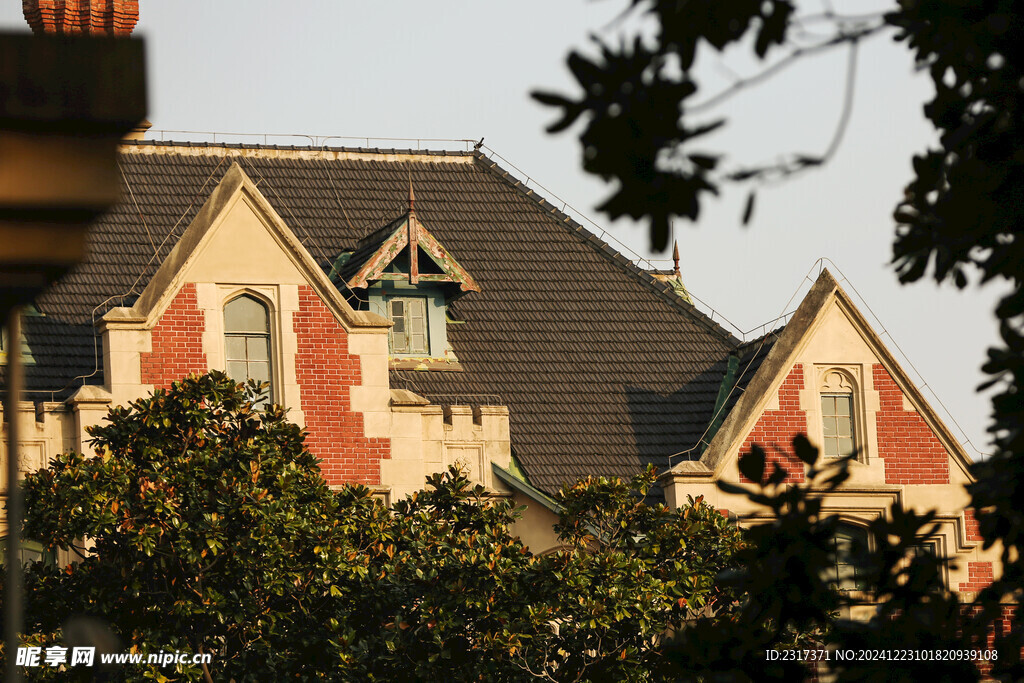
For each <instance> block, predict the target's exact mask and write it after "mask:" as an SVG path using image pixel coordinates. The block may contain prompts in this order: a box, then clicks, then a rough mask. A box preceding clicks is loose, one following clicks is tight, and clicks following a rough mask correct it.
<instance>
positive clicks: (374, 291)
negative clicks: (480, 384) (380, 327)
mask: <svg viewBox="0 0 1024 683" xmlns="http://www.w3.org/2000/svg"><path fill="white" fill-rule="evenodd" d="M414 201H415V198H414V197H413V195H412V190H411V188H410V192H409V210H408V211H407V212H406V213H404V214H403V215H402V216H400V217H399V218H397V219H395V220H394V221H392V222H391V223H388V224H387V225H385V226H383V227H381V228H379V229H377V230H374V231H373V232H372V233H370V234H369V235H367V236H366V237H364V238H363V239H362V240H361V241H360V242H359V243H358V244H357V245H356V248H355V249H354V250H353V251H349V252H345V253H343V254H341V255H340V256H339V257H338V259H337V260H336V261H335V263H334V265H333V267H332V269H331V277H332V279H334V281H335V282H338V283H339V286H340V287H342V288H343V289H344V291H346V292H348V293H349V294H350V300H351V301H353V302H354V305H357V306H359V307H360V308H364V309H367V310H370V311H373V312H375V313H379V314H381V315H383V316H386V317H387V318H388V319H389V320H390V321H391V323H392V328H391V331H390V333H389V335H388V346H389V349H390V354H391V368H392V369H408V370H461V369H462V368H461V366H460V365H459V363H458V360H457V359H456V357H455V352H454V349H453V348H452V346H451V345H450V344H449V343H448V322H449V320H448V316H447V309H448V304H449V303H451V302H452V301H454V300H455V299H457V298H459V297H461V296H463V295H464V294H467V293H468V292H479V291H480V287H479V285H477V284H476V282H475V281H474V280H473V278H472V276H470V274H469V273H468V272H466V270H465V268H463V267H462V266H461V265H459V263H458V262H457V261H456V260H455V258H454V257H453V256H452V255H451V254H450V253H449V252H448V251H447V250H446V249H445V248H444V247H443V246H442V245H441V243H440V242H439V241H438V239H437V238H436V237H434V236H433V235H432V234H431V233H430V232H429V231H428V230H427V229H426V227H424V225H423V223H421V222H420V219H419V217H418V216H417V214H416V209H415V208H414Z"/></svg>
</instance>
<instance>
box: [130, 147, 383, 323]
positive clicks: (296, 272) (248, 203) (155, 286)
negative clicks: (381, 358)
mask: <svg viewBox="0 0 1024 683" xmlns="http://www.w3.org/2000/svg"><path fill="white" fill-rule="evenodd" d="M188 282H210V283H232V284H239V285H247V286H251V285H259V284H267V285H282V284H295V285H299V284H308V285H310V286H311V287H313V289H314V290H315V291H317V293H318V294H319V295H320V297H321V298H322V299H323V300H324V302H325V303H326V304H327V305H328V307H329V308H330V309H331V310H332V311H333V312H334V315H335V317H336V318H337V320H338V321H339V322H340V323H341V324H342V325H343V326H344V328H345V329H346V330H348V331H353V330H355V329H358V328H380V327H383V326H387V325H388V324H389V323H388V322H387V321H386V320H384V319H383V318H381V317H380V316H378V315H375V314H373V313H370V312H367V311H356V310H354V309H353V308H352V307H351V306H350V305H349V304H348V302H347V301H345V300H344V298H342V297H341V296H340V294H339V293H338V291H337V289H336V288H335V287H334V285H333V284H332V283H331V282H330V281H329V280H328V279H327V276H326V275H325V274H324V272H323V271H322V270H321V269H320V267H319V266H317V264H316V263H315V262H314V261H313V259H312V257H311V255H310V254H309V252H307V251H306V249H305V247H303V246H302V244H301V242H300V241H299V240H298V238H297V237H296V236H295V234H294V233H293V232H292V230H291V229H290V228H289V227H288V226H287V225H286V224H285V223H284V221H283V220H282V219H281V217H280V216H279V215H278V214H277V212H276V211H275V210H274V209H273V207H271V205H270V203H269V202H268V201H267V199H266V197H264V196H263V195H262V194H261V193H260V191H259V190H258V189H257V188H256V186H255V184H254V183H253V182H252V180H250V179H249V177H248V176H247V175H246V174H245V172H244V171H243V170H242V168H241V166H239V165H238V164H237V163H235V164H232V166H231V168H230V169H228V172H227V173H226V174H225V175H224V178H223V179H222V180H221V182H220V183H219V184H218V185H217V187H216V188H215V189H214V191H213V192H212V194H211V195H210V197H209V199H207V201H206V203H205V204H204V205H203V208H202V209H201V210H200V212H199V213H198V215H197V216H196V218H195V219H194V220H193V221H192V223H191V224H190V225H189V227H188V228H187V229H186V230H185V233H184V234H183V235H182V236H181V239H179V240H178V242H177V244H176V245H175V246H174V248H173V249H172V250H171V252H170V254H168V256H167V258H166V259H164V261H163V263H162V264H161V265H160V267H159V269H158V270H157V272H156V274H155V275H154V276H153V277H152V279H151V280H150V281H149V284H148V285H147V286H146V289H145V290H144V291H143V292H142V295H141V296H140V297H139V299H138V301H137V302H136V303H135V305H134V306H133V307H132V316H133V317H135V318H137V319H141V320H145V321H146V324H147V325H148V326H152V325H154V324H155V323H156V321H157V320H158V319H159V318H160V316H161V315H162V314H163V311H164V310H166V308H167V306H168V305H169V304H170V302H171V301H172V300H173V299H174V297H175V296H176V295H177V293H178V290H179V289H180V288H181V287H182V286H183V285H184V284H185V283H188Z"/></svg>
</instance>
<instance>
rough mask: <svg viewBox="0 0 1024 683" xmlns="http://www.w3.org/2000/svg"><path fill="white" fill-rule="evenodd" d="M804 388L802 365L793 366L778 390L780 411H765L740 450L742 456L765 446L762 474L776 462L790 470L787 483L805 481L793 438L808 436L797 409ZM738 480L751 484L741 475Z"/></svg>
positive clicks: (803, 419)
mask: <svg viewBox="0 0 1024 683" xmlns="http://www.w3.org/2000/svg"><path fill="white" fill-rule="evenodd" d="M803 388H804V366H803V365H794V366H793V369H792V370H791V371H790V373H789V376H788V377H786V379H785V381H784V382H783V383H782V386H781V387H779V409H778V410H766V411H764V413H762V414H761V418H760V419H759V420H758V421H757V424H756V425H754V428H753V429H751V430H750V433H749V434H748V435H747V438H746V440H745V441H744V442H743V446H742V447H741V448H740V455H742V454H744V453H746V452H748V451H749V450H750V447H751V446H752V445H753V444H755V443H758V444H761V445H762V446H764V448H765V450H766V451H767V452H768V462H769V465H768V467H767V468H766V469H765V473H766V474H771V471H772V467H771V464H770V463H773V462H777V463H778V464H779V466H780V467H785V468H786V470H788V471H789V476H787V477H786V481H790V482H802V481H803V480H804V464H803V462H801V461H800V459H799V458H797V457H796V455H794V454H793V437H794V436H796V435H797V434H806V433H807V414H806V413H805V412H804V411H803V410H801V409H800V390H801V389H803ZM774 444H778V445H779V446H780V447H781V448H782V449H783V451H784V453H783V454H780V453H778V452H777V451H775V450H774V449H773V448H772V446H773V445H774ZM740 479H741V480H742V481H745V482H747V483H750V480H749V479H747V478H746V477H744V476H743V475H740Z"/></svg>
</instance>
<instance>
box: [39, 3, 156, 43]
mask: <svg viewBox="0 0 1024 683" xmlns="http://www.w3.org/2000/svg"><path fill="white" fill-rule="evenodd" d="M21 6H22V10H23V11H24V13H25V20H26V21H27V22H28V25H29V26H31V27H32V30H33V31H34V32H36V33H57V34H80V33H87V34H91V35H106V36H127V35H129V34H130V33H131V32H132V29H134V28H135V24H137V23H138V21H139V0H22V3H21Z"/></svg>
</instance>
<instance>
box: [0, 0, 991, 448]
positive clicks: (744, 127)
mask: <svg viewBox="0 0 1024 683" xmlns="http://www.w3.org/2000/svg"><path fill="white" fill-rule="evenodd" d="M830 4H831V5H833V6H835V7H836V9H837V10H839V11H843V10H844V9H847V10H849V11H855V12H858V13H860V12H865V11H869V10H871V9H874V8H876V7H883V8H884V7H886V6H887V4H888V3H885V2H883V1H882V0H846V1H845V2H844V1H842V0H832V2H831V3H830ZM624 5H625V3H624V2H619V1H614V2H613V1H612V0H604V1H593V0H561V1H560V2H550V1H543V0H517V1H516V2H508V3H499V2H479V1H478V0H476V1H474V0H447V1H436V2H434V1H424V0H418V1H412V0H390V1H387V0H382V1H378V2H366V1H365V0H363V1H361V2H351V1H344V0H293V1H292V2H287V3H286V2H280V1H278V2H272V1H271V0H244V1H243V0H215V1H211V0H175V1H174V2H168V1H167V0H163V1H158V0H141V2H140V7H141V10H140V12H141V20H140V22H139V26H138V28H137V29H136V34H137V35H141V36H143V37H145V38H146V39H147V50H148V58H149V71H148V78H149V92H150V115H149V119H150V120H151V121H152V122H153V126H154V129H165V130H189V131H209V132H219V133H225V132H243V133H253V134H259V135H260V136H262V134H264V133H268V134H286V133H287V134H304V135H311V136H316V137H318V138H320V139H318V141H317V142H318V144H319V143H320V142H322V138H323V137H325V136H352V137H355V138H366V137H369V138H371V139H370V144H371V145H372V146H380V147H392V146H396V147H408V146H411V145H415V142H394V141H388V140H383V139H381V138H387V137H392V138H413V139H424V138H456V139H463V138H470V139H473V140H476V139H479V138H480V137H481V136H484V137H486V140H485V143H486V145H487V146H488V147H490V148H491V149H493V150H494V151H495V152H497V153H498V154H500V155H501V156H502V157H504V158H505V159H507V160H508V161H509V162H511V163H513V164H515V165H516V166H517V167H518V168H520V169H522V170H523V171H524V172H525V173H526V174H528V175H529V176H530V177H531V178H533V179H534V180H535V181H537V182H539V183H541V184H542V185H543V186H544V187H546V188H547V189H548V190H550V191H551V192H552V193H554V194H556V195H557V196H558V197H559V198H561V199H562V200H563V201H567V202H568V203H569V205H571V206H572V207H575V208H576V209H578V210H579V211H581V212H582V213H583V214H584V215H585V216H587V217H589V218H591V219H593V220H594V221H595V222H596V223H597V224H599V225H600V226H602V227H605V228H609V230H610V232H611V234H612V236H614V237H615V238H617V239H618V240H620V241H622V242H624V243H626V244H627V245H628V246H629V247H630V248H632V249H633V250H635V251H637V252H639V253H640V254H641V255H645V256H646V255H648V254H647V250H646V244H647V235H646V230H645V228H643V227H636V226H632V225H628V224H626V223H625V222H623V223H622V224H621V225H620V224H616V225H614V226H613V225H611V224H610V223H609V222H608V221H607V220H605V219H604V218H602V217H601V216H600V215H599V214H597V212H596V211H594V210H593V207H594V206H595V205H597V204H599V203H600V202H601V201H602V199H603V197H604V196H605V195H606V194H607V190H606V188H605V187H604V186H603V184H602V183H601V182H600V181H599V180H596V179H593V178H590V177H589V176H586V175H584V174H583V173H582V171H580V163H579V159H580V153H579V147H578V143H577V141H576V138H575V135H572V134H570V135H565V134H562V135H559V136H557V137H552V136H549V135H547V134H546V133H545V132H544V127H545V126H546V125H547V124H548V123H550V122H551V121H552V119H553V112H551V111H548V110H546V109H545V108H543V107H541V106H540V105H538V104H535V103H534V102H533V101H531V99H530V98H529V95H528V93H529V92H530V91H531V90H533V89H536V88H542V89H549V90H550V89H554V90H567V89H570V88H571V86H572V80H571V77H570V76H569V74H568V71H567V69H566V68H565V66H564V65H565V56H566V54H567V53H568V51H569V49H570V48H572V47H581V46H585V45H586V43H587V39H588V38H587V37H588V35H590V34H591V33H595V32H597V33H600V34H601V35H605V36H614V35H615V32H616V30H617V29H616V28H615V26H614V25H612V27H611V28H609V24H610V22H611V20H612V18H613V17H615V16H616V15H617V14H618V13H619V12H620V11H621V9H622V8H623V6H624ZM804 5H805V6H806V7H807V9H808V10H812V11H815V12H817V11H820V9H821V5H820V0H805V2H804ZM24 26H25V24H24V20H23V18H22V16H21V7H20V3H18V2H14V1H13V0H9V1H8V2H6V3H4V4H3V5H0V28H4V29H11V28H22V27H24ZM845 59H846V57H845V54H844V53H842V52H841V51H840V52H836V53H834V54H830V55H829V56H827V57H825V58H822V59H818V60H815V62H814V63H808V64H805V65H798V66H796V67H793V68H792V69H790V70H788V71H786V72H784V73H783V75H782V76H780V77H779V78H777V79H775V80H773V81H771V82H769V83H768V84H766V85H764V86H761V87H760V88H758V89H756V90H752V91H749V92H744V93H742V94H741V95H740V96H737V97H735V98H733V99H731V100H729V101H728V103H727V104H726V105H723V107H722V109H721V111H722V112H723V113H724V114H726V115H728V116H731V117H733V123H732V126H731V129H729V130H727V131H725V132H723V133H722V134H720V135H717V136H716V137H715V138H709V144H708V147H709V148H710V149H714V147H712V144H711V143H715V144H716V145H721V148H720V149H721V151H726V152H728V155H729V160H730V161H734V162H737V163H739V162H742V161H748V162H757V161H764V160H766V159H772V158H774V157H775V156H776V155H777V154H778V153H780V152H791V151H801V152H810V153H820V152H821V151H823V150H824V149H825V148H826V147H827V145H828V142H829V140H830V138H831V135H832V132H833V130H834V128H835V125H836V121H837V119H838V117H839V113H840V110H841V104H842V92H843V85H844V73H845ZM705 64H706V66H705V69H704V70H703V71H702V72H701V73H702V74H703V79H704V80H705V81H706V82H707V83H712V82H715V83H722V82H723V81H722V80H721V79H722V76H721V75H722V74H723V73H725V71H724V70H723V69H722V68H720V67H719V66H716V65H714V64H712V63H710V62H705ZM859 64H860V67H859V77H858V81H857V89H856V104H855V109H854V112H853V116H852V119H851V121H850V125H849V129H848V131H847V134H846V137H845V140H844V142H843V145H842V147H841V148H840V150H839V153H838V154H837V156H836V158H835V160H834V161H833V162H832V163H831V164H830V165H829V166H828V167H827V168H825V169H824V170H821V171H819V172H813V173H808V174H805V175H804V176H802V177H800V178H799V179H796V180H794V181H791V182H789V183H787V184H785V185H781V186H777V187H774V188H771V189H768V190H765V191H761V192H760V193H759V196H758V200H757V206H756V211H755V214H754V219H753V221H752V223H751V225H750V226H749V227H747V228H742V227H740V226H739V217H740V214H741V212H742V208H743V202H744V199H745V195H746V193H745V190H743V189H732V190H731V191H729V190H727V191H726V193H725V195H724V196H723V197H722V198H721V199H719V200H716V201H712V202H709V203H708V204H707V205H706V206H705V207H704V211H703V214H702V216H701V220H700V223H699V225H698V226H696V227H694V226H691V225H688V224H685V223H683V222H679V223H677V226H676V236H677V238H678V240H679V246H680V251H681V252H682V260H681V267H682V272H683V277H684V281H685V282H686V284H687V286H688V287H689V288H690V289H691V290H692V291H693V292H694V293H695V294H696V296H698V297H699V298H700V299H701V300H703V301H704V302H706V303H707V304H709V305H710V306H712V307H713V308H714V309H715V310H717V311H718V312H719V313H720V314H721V315H724V316H725V317H726V318H727V319H728V320H730V321H732V322H733V323H735V325H736V326H737V327H739V328H740V329H742V330H744V331H746V330H751V329H753V328H756V327H757V326H759V325H761V324H762V323H764V322H765V321H767V320H770V319H772V318H775V317H776V316H778V315H779V314H781V313H783V312H784V310H783V308H784V305H785V303H786V302H787V300H789V299H790V297H791V296H792V295H793V294H794V292H796V290H797V288H798V287H802V289H801V292H800V293H801V294H802V293H803V292H804V291H806V289H807V287H808V286H809V284H810V283H809V282H808V281H807V280H805V275H807V274H808V273H809V272H810V271H811V270H812V268H813V267H814V264H815V262H816V260H817V259H818V258H819V257H827V258H830V259H832V261H834V262H835V264H836V265H837V266H838V268H839V269H840V270H841V271H842V274H844V275H845V276H846V277H848V278H849V283H852V285H853V287H855V288H856V289H857V290H858V291H859V292H860V294H861V295H863V297H864V300H865V301H866V302H867V305H868V306H870V308H871V309H873V311H874V312H875V313H877V315H878V317H879V318H880V319H881V321H882V322H881V325H882V326H884V328H883V327H882V326H880V325H879V323H877V322H876V321H875V320H874V318H873V317H872V315H871V313H870V312H869V311H867V310H864V313H865V314H866V315H867V316H868V318H869V319H871V321H872V324H873V325H875V327H876V330H877V331H879V332H880V333H883V332H887V333H888V334H887V335H884V341H885V342H886V343H890V344H891V339H892V340H895V341H896V343H897V344H898V345H899V346H900V347H901V348H902V350H903V351H904V352H905V353H906V355H907V356H908V357H909V359H910V361H911V363H913V365H914V366H915V367H916V368H917V369H918V370H920V372H921V374H922V375H923V377H924V380H920V379H918V378H917V375H916V374H915V373H914V372H913V370H912V369H911V368H909V367H908V368H906V369H907V370H908V371H910V373H911V376H912V377H914V378H915V380H916V381H918V383H919V384H923V383H927V384H928V386H929V387H930V388H931V389H933V390H934V391H935V393H936V394H937V395H938V397H939V398H940V399H941V400H942V402H943V403H945V404H946V406H947V407H948V408H949V409H950V411H951V412H952V414H953V416H954V417H955V419H956V421H957V422H959V423H960V424H961V425H962V426H963V428H964V429H965V431H966V432H967V435H968V436H969V437H970V438H971V440H972V441H973V442H974V444H975V445H976V446H977V447H978V448H980V449H982V450H986V449H987V448H986V446H987V444H988V441H989V439H988V436H987V434H986V433H985V426H986V425H987V422H988V414H989V403H988V400H987V399H986V398H984V397H981V396H979V395H977V394H976V393H975V392H974V388H975V387H976V386H977V385H978V384H979V383H980V382H981V381H982V380H983V375H982V374H981V372H980V370H979V368H980V366H981V363H982V362H983V360H984V355H985V349H986V348H987V347H988V346H990V345H992V344H993V343H995V341H996V326H995V323H994V319H993V316H992V309H993V306H994V301H995V298H996V295H995V292H994V291H991V290H986V291H983V292H981V293H978V292H976V291H974V290H972V291H970V292H967V293H963V292H957V291H956V290H955V289H953V288H951V287H943V288H941V289H939V288H936V287H935V286H934V285H933V284H932V283H930V282H922V283H918V284H916V285H911V286H906V287H901V286H900V285H899V284H898V283H897V281H896V278H895V275H894V274H893V271H892V269H891V268H890V267H889V266H888V265H887V262H888V260H889V257H890V254H891V244H892V235H893V222H892V218H891V215H892V209H893V207H894V205H895V202H896V201H897V200H898V199H899V198H900V197H901V196H902V187H903V185H904V184H905V183H906V182H907V181H908V180H909V179H910V158H911V155H912V154H913V153H914V152H915V151H921V150H923V149H924V148H925V147H926V146H927V145H928V144H929V143H930V142H931V141H933V139H934V136H933V134H932V132H931V131H930V129H929V128H928V126H927V124H926V122H925V121H924V119H923V118H922V116H921V105H922V104H923V103H924V102H925V101H926V100H927V99H928V98H929V96H930V92H931V88H930V85H929V83H928V81H927V79H926V78H924V77H922V76H920V75H915V74H914V70H913V64H912V61H911V59H910V57H909V54H908V52H907V51H906V50H905V48H903V47H902V46H896V45H894V44H893V42H892V38H891V36H883V37H878V38H874V39H872V40H871V41H869V42H868V43H866V44H865V45H864V46H863V47H862V49H861V52H860V63H859ZM730 65H731V66H732V68H734V69H735V70H737V71H739V72H740V73H744V74H749V73H751V70H752V69H753V68H755V65H753V64H751V63H750V62H748V61H744V60H738V61H731V62H730ZM570 92H571V91H570ZM165 137H166V139H195V140H209V139H210V137H209V136H203V135H195V134H193V135H182V134H166V135H165ZM218 139H221V138H218ZM225 139H230V140H232V141H247V140H248V141H255V140H257V138H255V137H251V138H225ZM259 140H262V137H260V138H259ZM270 141H271V142H276V143H280V144H297V145H305V144H309V141H308V140H306V139H289V138H271V139H270ZM329 144H332V145H333V144H349V145H361V144H365V141H360V140H332V141H330V142H329ZM424 145H425V146H434V147H437V146H440V145H441V143H424ZM552 199H553V198H552ZM654 258H667V255H656V256H654ZM658 265H659V266H661V267H668V265H669V264H668V263H667V262H666V263H659V264H658ZM816 274H817V269H814V270H813V272H812V273H811V277H813V276H814V275H816ZM836 275H837V277H839V278H841V275H840V274H839V273H837V274H836ZM849 283H843V284H844V286H845V287H846V288H847V289H848V290H849V289H850V286H849ZM851 293H852V292H851ZM858 305H860V306H862V308H864V306H863V304H860V303H859V302H858ZM792 308H793V305H791V306H790V307H789V309H792ZM716 319H718V317H717V316H716ZM890 337H891V339H890ZM901 363H903V364H904V365H905V366H906V363H905V361H903V360H901ZM926 396H928V398H929V400H931V401H933V402H934V400H933V398H932V397H931V396H930V394H928V393H927V392H926ZM936 408H937V409H938V410H939V412H940V414H942V415H943V419H945V420H947V422H948V423H950V427H951V428H953V429H954V432H955V433H957V430H956V428H955V426H954V425H953V424H951V421H950V420H948V418H947V417H946V416H945V414H944V413H943V411H942V410H941V408H939V406H937V405H936ZM968 450H969V451H970V450H971V449H970V448H969V447H968Z"/></svg>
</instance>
